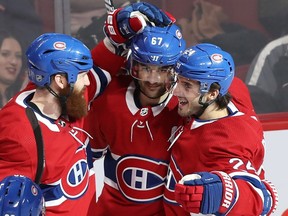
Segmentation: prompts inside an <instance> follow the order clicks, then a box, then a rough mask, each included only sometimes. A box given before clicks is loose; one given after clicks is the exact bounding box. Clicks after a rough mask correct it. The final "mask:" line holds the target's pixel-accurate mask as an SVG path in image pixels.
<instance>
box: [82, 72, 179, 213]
mask: <svg viewBox="0 0 288 216" xmlns="http://www.w3.org/2000/svg"><path fill="white" fill-rule="evenodd" d="M134 91H135V85H134V82H133V81H132V82H131V77H130V76H120V77H118V78H117V80H116V79H115V80H112V82H111V84H110V85H109V87H108V88H107V89H106V90H105V92H104V94H103V95H101V96H100V97H99V98H98V99H97V100H96V101H94V102H93V106H92V110H91V112H90V113H89V115H88V119H89V120H88V121H87V122H86V123H87V125H86V126H87V128H85V129H87V131H88V132H89V134H91V135H92V137H93V139H92V140H91V141H90V142H91V146H92V151H94V153H95V156H96V157H97V156H98V157H101V155H102V154H103V153H105V152H106V151H107V154H106V156H105V159H104V170H105V179H104V182H105V184H104V189H103V191H102V194H101V196H100V197H99V201H98V203H97V213H98V215H107V216H108V215H109V216H110V215H139V216H141V215H143V216H144V215H145V216H147V215H164V207H163V200H162V197H163V193H164V181H165V180H166V175H167V170H168V161H169V159H170V152H169V151H167V149H168V147H169V142H168V139H169V137H170V136H171V133H172V131H173V129H175V128H176V126H177V122H176V121H178V114H177V103H178V101H177V99H176V98H172V99H171V100H170V101H169V102H168V100H167V101H166V102H164V103H163V104H161V105H158V106H155V107H144V108H141V109H139V108H137V106H136V105H135V102H134V99H133V95H134Z"/></svg>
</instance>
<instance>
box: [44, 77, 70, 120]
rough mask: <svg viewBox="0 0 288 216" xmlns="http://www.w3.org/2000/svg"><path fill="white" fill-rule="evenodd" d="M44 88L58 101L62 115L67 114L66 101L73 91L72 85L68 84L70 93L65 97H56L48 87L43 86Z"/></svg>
mask: <svg viewBox="0 0 288 216" xmlns="http://www.w3.org/2000/svg"><path fill="white" fill-rule="evenodd" d="M45 87H46V89H47V90H48V91H49V92H50V93H51V94H52V95H53V96H55V97H56V98H58V99H59V101H60V106H61V110H62V115H66V114H67V108H66V101H67V98H68V97H69V96H70V95H71V93H72V91H73V89H74V83H70V91H69V93H68V94H67V95H58V94H57V93H56V92H55V91H54V90H53V89H52V88H51V87H50V86H49V85H45Z"/></svg>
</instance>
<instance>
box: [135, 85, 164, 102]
mask: <svg viewBox="0 0 288 216" xmlns="http://www.w3.org/2000/svg"><path fill="white" fill-rule="evenodd" d="M149 85H151V84H150V83H149V82H145V81H139V87H140V91H141V92H142V93H143V94H144V95H145V96H146V97H148V98H150V99H157V98H160V97H161V96H163V95H164V94H165V93H166V88H165V86H164V84H155V86H154V87H151V88H152V89H153V88H154V89H153V90H151V89H149Z"/></svg>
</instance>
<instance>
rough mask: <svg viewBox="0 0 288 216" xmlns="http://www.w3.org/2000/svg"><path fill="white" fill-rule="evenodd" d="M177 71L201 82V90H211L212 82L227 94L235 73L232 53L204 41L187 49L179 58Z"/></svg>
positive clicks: (222, 93) (221, 91) (221, 92)
mask: <svg viewBox="0 0 288 216" xmlns="http://www.w3.org/2000/svg"><path fill="white" fill-rule="evenodd" d="M175 71H176V73H177V74H178V75H180V76H183V77H185V78H188V79H191V80H197V81H199V82H200V92H201V93H206V92H208V91H209V90H210V86H211V84H212V83H218V84H219V85H220V95H222V96H223V95H225V94H226V93H227V92H228V89H229V87H230V85H231V83H232V80H233V78H234V74H235V65H234V61H233V58H232V57H231V55H230V54H229V53H227V52H225V51H223V50H222V49H221V48H220V47H218V46H216V45H213V44H208V43H203V44H198V45H196V46H192V47H190V48H188V49H186V50H185V51H184V52H183V54H182V55H181V57H180V58H179V59H178V61H177V63H176V66H175Z"/></svg>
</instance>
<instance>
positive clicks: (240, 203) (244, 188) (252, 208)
mask: <svg viewBox="0 0 288 216" xmlns="http://www.w3.org/2000/svg"><path fill="white" fill-rule="evenodd" d="M235 182H236V183H237V186H238V194H239V196H238V200H237V202H236V203H235V205H234V206H233V208H232V209H231V210H230V212H229V213H228V215H243V213H244V212H245V215H248V214H249V215H261V213H262V211H263V200H262V198H261V197H260V196H259V194H258V193H257V192H256V190H255V189H254V188H253V186H251V184H249V183H248V182H246V181H244V180H241V179H237V180H235ZM247 203H250V205H249V206H247ZM244 209H246V210H248V209H249V213H248V211H245V210H244Z"/></svg>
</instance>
